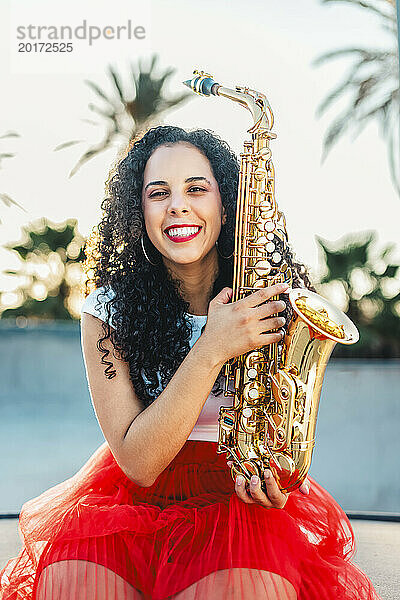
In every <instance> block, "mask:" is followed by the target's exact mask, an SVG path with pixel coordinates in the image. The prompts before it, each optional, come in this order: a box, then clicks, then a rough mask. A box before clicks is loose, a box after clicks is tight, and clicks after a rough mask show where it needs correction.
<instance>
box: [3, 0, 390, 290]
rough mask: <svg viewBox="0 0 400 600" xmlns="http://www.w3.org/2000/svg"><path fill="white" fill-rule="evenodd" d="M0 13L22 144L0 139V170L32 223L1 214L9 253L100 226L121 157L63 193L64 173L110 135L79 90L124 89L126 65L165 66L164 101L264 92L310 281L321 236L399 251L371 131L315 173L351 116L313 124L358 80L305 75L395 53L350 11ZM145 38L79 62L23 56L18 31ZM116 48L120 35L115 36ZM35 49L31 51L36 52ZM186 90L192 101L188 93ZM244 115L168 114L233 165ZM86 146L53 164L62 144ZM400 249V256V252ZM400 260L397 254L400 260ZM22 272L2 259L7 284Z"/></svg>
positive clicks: (109, 44)
mask: <svg viewBox="0 0 400 600" xmlns="http://www.w3.org/2000/svg"><path fill="white" fill-rule="evenodd" d="M144 4H145V3H144V2H143V1H141V2H139V1H138V0H129V1H128V0H114V1H113V2H109V0H96V1H92V0H79V1H78V0H68V2H65V3H64V6H63V5H62V4H61V3H59V2H54V0H35V2H32V1H31V0H6V1H5V0H2V2H1V5H0V33H1V35H0V68H1V84H2V86H1V87H2V93H1V103H2V110H1V126H0V135H2V134H4V133H6V132H7V131H17V132H18V133H20V135H21V138H15V139H14V138H10V139H5V140H1V139H0V152H15V153H16V157H15V158H11V159H5V160H4V161H3V169H2V170H0V192H2V193H6V194H8V195H10V196H11V197H12V198H13V199H14V200H16V201H17V202H19V203H20V204H21V205H22V206H24V207H25V209H26V210H27V211H28V212H27V213H24V212H22V211H20V210H19V209H17V208H14V207H11V208H6V207H3V206H2V205H1V204H0V218H1V220H2V222H3V224H2V225H1V226H0V238H1V243H5V242H10V241H17V240H18V239H19V237H20V227H21V225H23V224H26V223H28V222H31V221H33V220H35V219H37V218H39V217H42V216H46V217H48V218H49V219H50V220H51V221H53V222H60V221H62V220H64V219H66V218H69V217H75V218H77V219H78V223H79V229H80V232H81V233H82V234H83V235H88V234H89V232H90V230H91V228H92V226H93V225H94V224H95V223H96V222H97V221H98V219H99V217H100V212H101V211H100V202H101V200H102V198H103V194H104V185H105V181H106V179H107V176H108V170H109V168H110V166H111V165H112V163H113V161H114V158H115V156H116V154H117V152H118V147H117V146H115V147H114V148H112V149H110V150H108V151H107V152H104V153H102V154H101V155H99V156H98V157H96V158H95V159H93V160H91V161H90V162H89V163H87V164H86V165H84V166H83V167H82V168H81V170H80V171H78V173H77V174H76V175H75V176H74V177H72V178H71V179H68V173H69V172H70V170H71V168H72V167H73V166H74V165H75V163H76V162H77V160H78V158H79V157H80V156H81V154H82V153H83V151H84V150H86V149H87V147H88V146H89V145H92V144H95V143H96V142H99V141H100V140H101V139H102V135H103V133H102V132H103V129H102V128H101V127H94V126H93V125H89V124H87V123H84V122H83V121H82V119H85V118H89V119H90V118H91V119H96V117H95V115H94V113H92V112H91V111H90V110H89V109H88V103H90V102H95V103H96V104H97V105H98V106H102V104H101V102H100V101H99V100H98V99H97V96H96V95H95V94H94V92H92V91H91V90H90V89H89V87H88V86H87V85H86V84H85V83H84V80H85V79H90V80H92V81H95V82H96V83H97V84H98V85H99V86H100V87H102V88H103V89H104V90H106V91H111V84H110V82H109V80H108V77H107V75H106V67H107V65H108V64H110V63H111V64H113V65H114V66H115V67H117V68H118V70H119V72H120V73H121V76H122V78H123V80H124V81H125V82H127V80H128V69H127V64H128V60H132V61H134V62H135V61H136V60H137V58H138V57H139V56H142V57H144V58H146V57H149V56H150V55H151V54H152V53H153V52H157V53H158V54H159V57H160V60H159V66H160V67H161V68H167V67H169V66H173V67H175V69H176V73H175V74H174V76H173V77H172V78H171V82H170V85H169V90H170V91H171V92H172V93H174V94H175V93H179V92H181V91H182V89H183V86H182V83H181V82H182V80H184V79H188V78H190V76H191V74H192V71H193V69H194V68H200V69H203V70H206V71H208V72H210V73H212V74H213V75H214V77H215V79H216V81H219V82H220V83H222V84H224V85H226V86H228V87H234V85H236V84H246V85H249V86H250V87H252V88H254V89H257V90H259V91H261V92H264V93H265V94H266V95H267V97H268V98H269V101H270V103H271V106H272V109H273V111H274V114H275V128H274V130H275V132H276V133H277V135H278V137H277V139H276V140H275V141H273V142H272V152H273V160H274V164H275V171H276V197H277V200H278V204H279V207H280V208H281V209H282V210H283V211H284V213H285V215H286V219H287V225H288V232H289V236H290V240H291V242H292V244H293V247H294V249H295V251H296V253H297V255H298V257H299V258H300V259H301V260H303V261H304V262H306V263H307V264H309V265H310V266H311V267H312V269H313V270H314V272H316V269H317V265H318V256H317V245H316V242H315V235H318V236H321V237H323V238H325V239H328V240H337V239H338V238H340V237H341V236H343V235H344V234H346V233H348V232H352V231H363V230H370V229H375V230H377V231H378V236H379V237H378V239H379V242H380V244H382V245H384V244H386V243H387V242H390V241H393V242H396V243H398V239H399V236H398V224H399V222H400V199H399V198H398V197H397V196H396V194H395V191H394V188H393V186H392V184H391V181H390V176H389V170H388V163H387V156H386V146H385V144H384V141H383V140H382V139H381V137H380V134H379V131H378V127H377V125H376V124H374V123H371V124H370V125H369V126H368V127H367V128H366V129H365V131H364V132H363V133H362V134H361V135H360V136H359V138H357V140H355V141H352V140H351V139H350V138H349V137H347V138H345V139H343V140H341V141H340V142H339V144H338V145H337V146H335V148H334V149H333V150H332V152H331V154H330V155H329V156H328V158H327V160H326V162H325V163H324V164H323V165H322V166H321V164H320V158H321V152H322V138H323V133H324V131H325V128H326V126H327V124H328V123H329V122H330V120H331V119H332V118H333V116H336V115H337V113H338V111H339V110H341V108H343V105H338V106H335V107H334V108H332V110H330V112H329V113H328V114H327V116H325V117H324V118H323V119H317V118H316V116H315V111H316V108H317V106H318V104H319V103H320V102H321V100H322V99H323V98H324V97H325V95H326V93H327V92H328V91H330V90H331V89H332V87H333V85H335V84H336V83H338V82H339V80H340V79H341V78H342V77H344V75H345V74H346V73H347V70H348V68H349V66H350V63H349V62H347V61H346V60H345V59H343V60H341V59H338V60H336V61H332V63H328V64H326V65H325V66H321V67H312V66H311V62H312V60H313V59H315V58H316V57H317V56H318V55H319V54H321V53H322V52H325V51H327V50H332V49H335V48H339V47H343V46H360V47H363V46H366V47H368V46H370V45H372V44H375V45H384V44H385V43H386V41H387V39H388V37H387V36H388V34H386V33H385V32H384V31H383V30H382V29H381V28H380V26H379V22H378V20H377V19H376V18H375V17H374V16H373V15H369V14H368V13H367V12H366V11H363V10H360V9H357V8H353V7H351V6H346V5H338V6H335V5H332V6H328V5H322V4H321V3H320V2H318V1H317V0H302V1H301V2H299V1H298V0H285V2H277V1H276V0H275V1H273V0H248V1H247V2H243V0H202V1H201V2H199V1H198V0H152V1H151V3H150V2H148V4H146V7H144ZM84 19H86V21H87V25H88V26H89V25H93V26H94V25H97V26H100V27H105V26H107V25H108V26H114V27H115V28H116V26H117V25H127V21H128V19H130V20H131V26H132V28H133V27H135V26H143V27H144V28H145V31H146V37H145V39H142V40H138V39H130V40H128V39H126V37H123V39H120V40H117V39H108V40H104V39H103V40H97V41H93V43H92V45H91V46H89V45H88V43H87V42H85V41H83V40H75V41H74V51H73V52H72V53H65V54H63V55H62V56H61V55H60V54H58V55H57V54H53V55H51V54H47V55H44V54H40V53H37V54H36V55H35V53H25V54H23V53H17V52H16V49H17V46H18V42H20V41H21V40H17V32H16V27H17V26H27V25H29V24H35V25H47V26H49V25H69V26H71V27H72V26H73V27H76V26H78V25H82V23H83V20H84ZM121 38H122V35H121ZM31 41H32V42H33V41H34V40H31ZM185 89H186V88H185ZM249 117H250V115H249V114H248V113H247V112H246V111H245V110H243V109H242V108H241V107H239V106H238V105H234V104H233V103H232V102H230V101H228V100H226V99H223V98H200V97H198V96H195V95H194V97H193V100H192V101H191V102H188V103H187V104H186V105H185V106H184V107H182V108H181V109H179V110H176V111H175V112H174V113H170V114H169V115H168V117H167V118H166V119H165V123H169V124H176V125H180V126H183V127H195V126H198V127H205V128H209V129H212V130H214V131H215V132H217V133H218V134H219V135H221V136H222V137H223V138H224V139H226V140H227V141H228V143H229V144H230V145H231V146H232V147H233V149H234V150H235V152H237V153H239V152H240V151H241V148H242V144H243V141H244V139H246V138H247V137H248V134H247V132H246V130H247V129H248V128H249V127H250V125H251V122H250V118H249ZM71 139H81V140H86V142H84V143H82V144H79V145H76V146H73V147H71V148H69V149H67V150H63V151H60V152H53V149H54V148H55V147H56V146H57V145H58V144H60V143H62V142H65V141H68V140H71ZM397 248H398V249H399V246H397ZM398 254H399V253H398ZM17 265H18V261H17V260H16V259H14V258H12V257H11V255H10V253H9V252H8V251H6V250H4V249H0V271H1V270H3V269H5V268H14V267H16V266H17ZM13 287H14V284H13V280H12V278H11V277H6V276H4V275H1V274H0V289H3V290H11V289H13Z"/></svg>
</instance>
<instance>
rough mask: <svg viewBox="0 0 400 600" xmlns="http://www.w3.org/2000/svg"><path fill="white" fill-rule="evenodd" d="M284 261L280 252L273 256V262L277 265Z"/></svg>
mask: <svg viewBox="0 0 400 600" xmlns="http://www.w3.org/2000/svg"><path fill="white" fill-rule="evenodd" d="M281 260H282V255H281V254H280V253H279V252H274V253H273V255H272V262H274V263H275V264H277V263H279V262H280V261H281Z"/></svg>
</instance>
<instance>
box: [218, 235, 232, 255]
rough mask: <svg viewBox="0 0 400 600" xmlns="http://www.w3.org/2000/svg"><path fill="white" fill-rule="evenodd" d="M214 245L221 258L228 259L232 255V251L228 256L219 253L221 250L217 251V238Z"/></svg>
mask: <svg viewBox="0 0 400 600" xmlns="http://www.w3.org/2000/svg"><path fill="white" fill-rule="evenodd" d="M215 246H216V248H217V252H218V254H219V255H220V257H221V258H225V259H228V258H231V257H232V256H233V252H232V254H230V255H229V256H224V255H223V254H221V252H220V251H219V248H218V240H217V241H216V242H215Z"/></svg>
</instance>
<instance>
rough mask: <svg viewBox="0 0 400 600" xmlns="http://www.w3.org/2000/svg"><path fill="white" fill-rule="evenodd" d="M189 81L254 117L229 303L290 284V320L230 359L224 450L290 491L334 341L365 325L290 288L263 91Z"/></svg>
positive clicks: (308, 446) (241, 466)
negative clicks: (281, 331) (268, 339)
mask: <svg viewBox="0 0 400 600" xmlns="http://www.w3.org/2000/svg"><path fill="white" fill-rule="evenodd" d="M184 83H185V84H186V85H188V86H189V87H191V89H192V90H193V91H195V92H197V93H199V94H201V95H204V96H210V95H215V96H224V97H226V98H228V99H230V100H232V101H234V102H238V103H239V104H240V105H242V106H244V107H245V108H246V109H247V110H249V111H250V113H251V115H252V117H253V124H252V126H251V128H250V129H249V130H248V133H250V134H251V140H246V141H245V142H244V150H243V152H242V153H241V155H240V158H241V164H240V176H239V186H238V197H237V210H236V229H235V251H234V278H233V296H232V301H237V300H239V299H241V298H243V297H244V296H246V295H248V294H250V293H252V292H255V291H257V289H259V288H263V287H270V286H271V285H273V284H275V283H281V282H282V283H287V284H288V285H289V290H288V301H289V307H288V308H289V309H290V315H291V317H290V319H289V320H287V324H286V327H285V336H284V338H283V339H282V340H281V341H279V342H277V343H274V344H270V345H267V346H263V347H261V348H257V349H256V350H253V351H250V352H247V353H246V354H243V355H241V356H238V357H234V358H232V359H230V360H229V361H228V362H227V363H226V364H225V389H224V395H225V396H231V397H232V405H231V406H226V407H221V409H220V415H219V425H218V431H219V439H218V448H217V452H218V453H223V452H226V454H227V460H230V461H231V462H232V467H231V474H232V478H233V479H235V478H236V475H238V474H240V475H242V476H244V478H245V479H246V480H247V481H248V482H249V481H250V478H251V476H252V475H258V476H259V477H260V481H261V485H262V487H263V489H264V491H265V482H264V477H263V472H264V470H265V469H266V468H269V469H270V470H271V471H272V473H273V474H274V477H275V479H276V481H277V483H278V485H279V487H280V489H281V490H282V491H284V492H288V491H293V490H294V489H296V488H297V487H299V486H300V485H301V483H302V482H303V481H304V479H305V478H306V476H307V473H308V470H309V468H310V465H311V459H312V453H313V449H314V445H315V429H316V422H317V415H318V407H319V399H320V394H321V389H322V384H323V378H324V374H325V369H326V365H327V363H328V360H329V357H330V355H331V353H332V350H333V348H334V346H335V344H336V343H341V344H353V343H355V342H357V340H358V337H359V335H358V331H357V328H356V327H355V325H354V324H353V323H352V321H351V320H350V319H349V318H348V317H347V316H346V315H345V314H344V313H343V312H342V311H341V310H339V309H338V308H336V307H335V306H334V305H333V304H332V303H331V302H329V301H328V300H326V299H325V298H323V297H322V296H320V295H319V294H316V293H314V292H312V291H310V290H308V289H305V288H292V284H293V276H292V271H291V267H290V264H288V262H287V261H286V259H285V255H286V249H287V245H288V236H287V231H286V222H285V217H284V215H283V213H282V212H281V211H280V210H279V209H278V206H277V203H276V199H275V173H274V166H273V162H272V158H271V157H272V153H271V150H270V140H271V139H274V138H276V134H275V133H272V131H271V130H272V127H273V123H274V117H273V113H272V110H271V108H270V105H269V103H268V100H267V98H266V97H265V95H263V94H261V93H259V92H257V91H255V90H251V89H249V88H247V87H241V86H236V88H235V89H230V88H226V87H224V86H221V85H219V84H218V83H216V82H215V81H214V80H213V78H212V76H211V75H209V74H208V73H204V72H203V71H194V73H193V78H192V79H191V80H188V81H186V82H184ZM273 299H278V297H275V298H273ZM287 304H288V302H287ZM231 382H232V383H233V391H232V386H231V389H229V384H230V383H231Z"/></svg>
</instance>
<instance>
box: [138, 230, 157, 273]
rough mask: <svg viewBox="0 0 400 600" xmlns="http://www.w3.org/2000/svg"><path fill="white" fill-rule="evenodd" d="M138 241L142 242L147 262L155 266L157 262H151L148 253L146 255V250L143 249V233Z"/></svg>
mask: <svg viewBox="0 0 400 600" xmlns="http://www.w3.org/2000/svg"><path fill="white" fill-rule="evenodd" d="M140 242H141V244H142V249H143V254H144V255H145V257H146V260H147V261H148V262H149V263H150V264H151V265H153V266H154V267H156V266H157V263H153V262H151V260H150V259H149V257H148V255H147V252H146V250H145V249H144V241H143V233H142V236H141V238H140Z"/></svg>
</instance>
